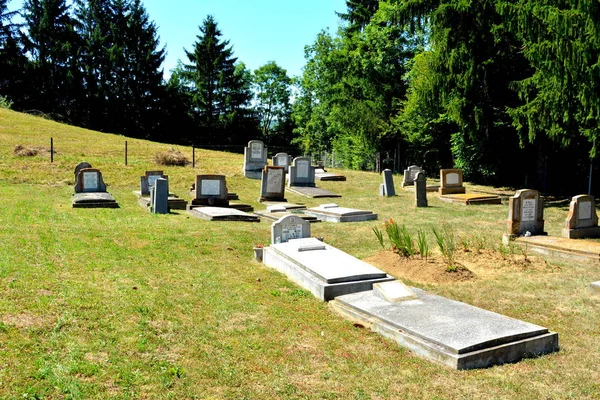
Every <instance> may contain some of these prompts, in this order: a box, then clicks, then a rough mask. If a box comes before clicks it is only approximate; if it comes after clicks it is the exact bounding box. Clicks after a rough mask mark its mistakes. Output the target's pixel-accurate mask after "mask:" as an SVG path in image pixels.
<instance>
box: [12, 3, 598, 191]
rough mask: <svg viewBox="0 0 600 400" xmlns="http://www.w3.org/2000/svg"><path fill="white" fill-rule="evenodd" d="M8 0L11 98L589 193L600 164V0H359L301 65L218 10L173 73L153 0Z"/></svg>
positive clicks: (367, 163)
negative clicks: (245, 48) (242, 50)
mask: <svg viewBox="0 0 600 400" xmlns="http://www.w3.org/2000/svg"><path fill="white" fill-rule="evenodd" d="M7 2H8V0H0V105H1V106H4V107H11V108H13V109H15V110H19V111H26V112H35V113H40V114H43V115H46V116H49V117H50V118H53V119H56V120H60V121H64V122H68V123H70V124H74V125H79V126H83V127H87V128H90V129H95V130H99V131H105V132H113V133H120V134H123V135H126V136H130V137H138V138H146V139H151V140H156V141H162V142H168V143H180V144H196V145H198V146H210V145H213V146H216V145H219V146H228V145H229V146H235V147H236V148H237V147H240V149H241V146H243V145H244V144H245V143H246V142H247V141H248V140H250V139H262V140H264V141H265V142H266V143H267V145H268V146H269V147H270V149H277V148H288V149H291V150H289V152H291V153H294V152H297V153H305V154H323V153H324V152H328V153H334V154H335V159H336V162H337V163H339V165H341V166H344V167H347V168H357V169H382V168H393V169H395V170H397V171H398V170H401V169H402V168H404V167H406V166H407V165H410V164H417V165H420V166H422V167H424V168H425V169H426V170H427V171H428V172H429V173H431V174H432V175H435V174H436V171H437V170H438V169H439V168H449V167H458V168H462V169H463V171H464V173H465V176H466V178H467V179H468V180H471V181H474V182H480V183H486V184H495V185H512V186H516V187H525V186H527V187H530V188H536V189H540V190H544V191H551V192H554V193H559V194H569V193H570V194H573V193H582V192H587V191H588V178H589V175H590V174H591V173H592V172H594V173H595V172H596V167H595V165H594V160H595V158H596V152H597V146H598V144H597V139H598V137H599V133H600V125H599V124H600V95H599V93H600V2H599V1H597V0H577V1H575V0H472V1H471V0H446V1H444V0H437V1H436V0H388V1H379V0H347V1H346V5H347V9H346V10H344V12H340V13H339V14H338V15H339V17H340V19H341V21H342V23H341V27H340V28H339V29H338V31H337V32H329V31H327V30H324V31H322V32H321V33H320V34H319V35H318V36H317V38H316V40H315V41H314V43H312V44H308V45H307V46H306V48H305V58H306V65H305V67H304V71H303V74H302V76H299V77H289V76H288V75H287V73H286V71H285V70H284V69H283V68H281V67H280V66H278V65H277V63H276V62H274V61H271V62H268V63H266V64H265V65H263V66H261V67H260V68H258V69H256V70H255V71H250V70H248V69H247V68H246V66H245V65H244V63H243V62H242V60H238V59H237V58H236V57H235V55H234V54H233V50H232V46H231V45H230V43H229V41H228V40H226V39H225V38H223V37H222V34H221V32H220V30H219V28H218V22H217V20H216V19H215V18H214V17H213V16H207V17H206V18H205V19H204V21H202V22H201V24H200V26H199V32H198V34H197V36H196V42H195V43H194V45H193V48H191V49H187V50H186V56H187V59H186V60H181V62H180V63H179V65H178V66H177V68H175V69H174V70H173V71H171V74H170V77H169V79H168V80H165V79H164V78H163V75H164V74H163V70H162V63H163V60H164V54H165V49H164V48H160V47H159V36H158V32H157V29H156V26H155V24H154V23H153V22H152V21H151V20H150V17H149V16H148V14H147V12H146V10H145V8H144V6H143V4H142V1H141V0H75V1H74V2H67V1H66V0H26V1H25V3H24V7H23V9H22V10H20V11H19V13H20V14H21V16H22V20H23V21H24V22H23V23H22V24H20V25H17V24H16V23H15V22H14V21H15V16H16V15H15V12H9V11H8V8H7ZM290 146H295V148H294V147H290ZM240 149H238V150H240ZM599 188H600V186H599ZM595 189H596V187H595V186H594V187H593V188H592V192H594V191H595Z"/></svg>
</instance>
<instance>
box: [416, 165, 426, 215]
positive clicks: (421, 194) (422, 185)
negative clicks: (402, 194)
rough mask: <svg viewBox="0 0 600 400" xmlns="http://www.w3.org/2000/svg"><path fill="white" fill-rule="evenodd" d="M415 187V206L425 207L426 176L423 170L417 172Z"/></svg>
mask: <svg viewBox="0 0 600 400" xmlns="http://www.w3.org/2000/svg"><path fill="white" fill-rule="evenodd" d="M415 189H416V190H415V206H416V207H427V178H425V173H424V172H417V176H416V178H415Z"/></svg>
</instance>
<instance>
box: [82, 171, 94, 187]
mask: <svg viewBox="0 0 600 400" xmlns="http://www.w3.org/2000/svg"><path fill="white" fill-rule="evenodd" d="M83 187H84V189H92V188H97V187H98V173H97V172H84V173H83Z"/></svg>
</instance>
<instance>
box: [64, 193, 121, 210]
mask: <svg viewBox="0 0 600 400" xmlns="http://www.w3.org/2000/svg"><path fill="white" fill-rule="evenodd" d="M72 204H73V208H119V203H117V201H116V200H115V198H114V197H113V196H112V195H111V194H110V193H106V192H98V193H75V194H74V195H73V203H72Z"/></svg>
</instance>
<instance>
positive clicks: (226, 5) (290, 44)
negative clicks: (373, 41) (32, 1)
mask: <svg viewBox="0 0 600 400" xmlns="http://www.w3.org/2000/svg"><path fill="white" fill-rule="evenodd" d="M22 3H23V1H22V0H11V1H10V2H9V4H8V7H9V9H11V10H14V9H17V8H20V7H21V6H22ZM143 3H144V6H145V7H146V10H147V11H148V15H149V16H150V19H151V20H152V21H154V23H155V24H156V25H157V26H158V33H159V35H160V39H161V45H166V49H167V53H168V54H167V57H166V59H165V63H164V69H165V72H166V73H167V75H168V71H169V70H170V69H172V68H173V67H174V66H175V65H176V64H177V60H178V59H181V60H182V61H184V62H187V59H186V57H185V52H184V50H183V49H184V48H185V49H187V50H192V46H193V44H194V42H195V41H196V35H198V34H199V33H200V30H199V29H198V26H200V25H201V24H202V21H203V20H204V19H205V18H206V16H207V15H209V14H211V15H212V16H214V18H215V20H216V21H217V26H218V27H219V29H220V30H221V33H222V34H223V36H222V38H223V39H225V40H229V41H230V45H232V46H233V51H234V55H235V56H236V57H237V58H238V60H239V61H242V62H244V63H245V64H246V67H247V68H249V69H250V70H252V71H253V70H255V69H256V68H258V67H260V66H261V65H263V64H265V63H267V62H268V61H275V62H276V63H277V64H278V65H280V66H281V67H283V68H285V69H286V70H287V72H288V75H289V76H294V75H300V74H301V73H302V67H303V66H304V64H305V60H304V46H306V45H309V44H312V43H313V42H314V41H315V38H316V36H317V34H318V33H319V32H320V31H321V30H323V29H326V28H329V30H330V31H331V32H332V33H333V32H335V31H336V30H337V28H338V25H339V18H338V17H337V15H336V14H335V12H336V11H338V12H344V11H345V9H346V1H345V0H170V1H169V0H143Z"/></svg>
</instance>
